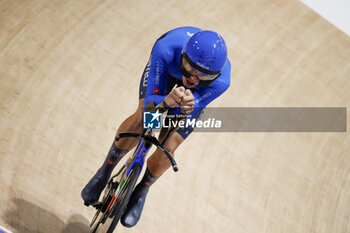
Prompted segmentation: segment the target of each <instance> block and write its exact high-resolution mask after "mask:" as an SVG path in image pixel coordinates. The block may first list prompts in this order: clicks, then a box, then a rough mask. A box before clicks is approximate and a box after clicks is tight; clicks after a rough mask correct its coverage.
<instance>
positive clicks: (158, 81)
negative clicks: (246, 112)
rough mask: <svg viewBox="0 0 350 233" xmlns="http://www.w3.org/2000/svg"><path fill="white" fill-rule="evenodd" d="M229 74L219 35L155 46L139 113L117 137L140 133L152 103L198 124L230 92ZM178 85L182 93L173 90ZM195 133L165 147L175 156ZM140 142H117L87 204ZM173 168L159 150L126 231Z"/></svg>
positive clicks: (183, 36)
mask: <svg viewBox="0 0 350 233" xmlns="http://www.w3.org/2000/svg"><path fill="white" fill-rule="evenodd" d="M230 71H231V65H230V62H229V60H228V59H227V47H226V44H225V41H224V40H223V38H222V37H221V36H220V35H219V34H218V33H216V32H213V31H208V30H201V29H199V28H196V27H180V28H176V29H173V30H171V31H169V32H167V33H165V34H164V35H162V36H161V37H160V38H159V39H158V40H157V41H156V43H155V44H154V46H153V48H152V52H151V56H150V59H149V61H148V63H147V65H146V68H145V69H144V72H143V74H142V78H141V82H140V88H139V105H138V108H137V110H136V111H135V113H134V114H132V115H131V116H129V117H128V118H127V119H126V120H125V121H124V122H123V123H122V124H121V125H120V127H119V129H118V130H117V133H121V132H130V131H132V132H135V133H141V132H142V130H143V126H142V125H143V112H144V109H145V108H146V105H147V103H150V102H154V103H155V104H156V105H157V104H159V103H161V102H164V103H165V104H166V105H168V107H170V108H171V110H172V111H173V113H183V114H189V113H190V115H189V117H192V118H198V117H199V115H200V113H201V112H202V110H203V109H204V108H205V107H206V106H207V105H208V104H209V103H210V102H212V101H213V100H214V99H216V98H217V97H218V96H220V95H221V94H222V93H223V92H225V91H226V90H227V88H228V87H229V86H230ZM175 85H177V87H176V88H173V87H174V86H175ZM192 131H193V128H192V127H191V126H189V127H187V128H186V127H184V128H179V129H177V131H176V132H174V133H173V134H172V135H171V136H170V137H169V139H168V141H167V142H166V144H165V147H166V148H167V149H168V150H169V151H170V152H171V153H172V154H174V152H175V150H176V148H177V147H178V146H179V145H180V144H181V143H182V142H183V141H184V140H185V139H186V138H187V137H188V135H189V134H190V133H191V132H192ZM137 142H138V139H134V138H123V139H120V140H119V141H118V142H116V141H114V142H113V144H112V146H111V148H110V150H109V153H108V154H107V157H106V159H105V161H104V162H103V164H102V166H101V167H100V169H99V170H98V171H97V172H96V174H95V175H94V176H93V177H92V178H91V180H90V181H89V182H88V184H87V185H86V186H85V187H84V189H83V190H82V192H81V196H82V198H83V200H84V202H85V203H86V204H93V203H95V202H97V201H98V198H99V196H100V194H101V192H102V190H103V189H104V187H105V186H106V184H107V182H108V180H109V178H110V175H111V172H112V170H113V169H114V167H115V166H116V164H117V163H118V162H119V161H120V160H121V158H122V157H123V156H124V155H125V154H126V153H127V152H128V151H129V150H131V149H132V148H133V147H135V146H136V144H137ZM170 166H171V165H170V161H169V160H168V158H167V157H166V155H165V154H164V153H163V152H162V151H161V150H159V149H157V150H156V151H155V152H154V153H153V154H152V155H151V156H150V157H149V158H148V160H147V168H146V171H145V174H144V176H143V178H142V180H141V181H140V183H139V184H138V185H137V186H136V187H135V189H134V191H133V193H132V195H131V198H130V201H129V204H128V206H127V210H126V212H125V213H124V215H123V216H122V218H121V223H122V224H123V225H124V226H126V227H132V226H135V225H136V223H137V222H138V221H139V219H140V217H141V213H142V209H143V206H144V204H145V200H146V195H147V193H148V191H149V188H150V186H151V185H152V184H153V183H154V182H155V181H156V180H157V179H158V177H160V176H161V175H162V174H163V173H164V172H165V171H166V170H167V169H168V168H169V167H170Z"/></svg>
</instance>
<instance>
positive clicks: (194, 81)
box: [182, 68, 202, 88]
mask: <svg viewBox="0 0 350 233" xmlns="http://www.w3.org/2000/svg"><path fill="white" fill-rule="evenodd" d="M185 69H186V68H185ZM186 70H187V69H186ZM187 72H188V73H189V74H190V77H185V76H184V75H183V76H182V82H183V84H184V85H185V87H187V88H193V87H195V86H197V85H198V83H199V78H198V75H199V74H201V73H202V72H200V71H198V70H196V69H193V70H187Z"/></svg>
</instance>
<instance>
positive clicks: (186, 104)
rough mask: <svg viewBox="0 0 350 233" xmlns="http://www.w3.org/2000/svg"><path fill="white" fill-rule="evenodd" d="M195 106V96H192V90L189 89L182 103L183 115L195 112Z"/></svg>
mask: <svg viewBox="0 0 350 233" xmlns="http://www.w3.org/2000/svg"><path fill="white" fill-rule="evenodd" d="M193 106H194V96H193V95H192V92H191V90H190V89H187V90H186V91H185V95H184V97H183V98H182V101H181V103H180V107H181V112H182V113H183V114H189V113H191V112H192V111H193Z"/></svg>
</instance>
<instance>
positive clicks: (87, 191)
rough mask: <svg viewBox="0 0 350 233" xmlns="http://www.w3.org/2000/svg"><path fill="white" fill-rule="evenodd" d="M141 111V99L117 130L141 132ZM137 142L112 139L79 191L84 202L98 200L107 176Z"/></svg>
mask: <svg viewBox="0 0 350 233" xmlns="http://www.w3.org/2000/svg"><path fill="white" fill-rule="evenodd" d="M142 111H143V99H141V100H139V106H138V108H137V110H136V111H135V113H134V114H132V115H131V116H129V117H128V118H127V119H126V120H125V121H124V122H123V123H122V124H121V125H120V127H119V129H118V131H117V133H119V132H128V131H129V132H130V131H132V132H137V133H138V132H141V131H142V122H141V121H142ZM136 144H137V139H134V138H123V139H121V140H120V141H118V142H116V141H115V140H113V143H112V146H111V148H110V150H109V152H108V154H107V157H106V159H105V161H104V162H103V164H102V166H101V167H100V168H99V169H98V171H97V172H96V174H95V175H94V176H93V177H92V178H91V179H90V181H89V182H88V183H87V185H86V186H85V187H84V189H83V190H82V192H81V196H82V198H83V200H84V202H85V204H92V203H95V202H97V201H98V199H99V196H100V194H101V192H102V190H103V189H104V187H105V186H106V184H107V182H108V180H109V177H110V176H111V173H112V171H113V169H114V167H115V166H116V165H117V163H118V162H119V161H120V160H121V159H122V158H123V156H124V155H125V154H126V153H127V152H128V151H129V150H130V149H132V148H133V147H134V146H135V145H136Z"/></svg>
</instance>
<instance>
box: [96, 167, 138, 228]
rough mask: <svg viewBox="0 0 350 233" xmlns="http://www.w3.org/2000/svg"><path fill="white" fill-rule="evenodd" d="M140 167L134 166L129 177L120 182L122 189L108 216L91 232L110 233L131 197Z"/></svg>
mask: <svg viewBox="0 0 350 233" xmlns="http://www.w3.org/2000/svg"><path fill="white" fill-rule="evenodd" d="M140 170H141V168H140V166H139V165H138V164H135V165H134V166H133V169H132V171H131V172H130V176H129V177H128V178H127V179H126V180H125V182H122V183H121V184H122V187H120V191H119V193H118V194H117V196H116V197H115V199H113V200H112V201H111V206H112V208H111V210H110V211H108V212H109V216H108V217H107V219H106V220H105V221H104V222H99V223H98V224H97V225H96V228H95V229H92V232H96V233H112V232H113V230H114V229H115V227H116V226H117V223H118V221H119V219H120V218H121V216H122V215H123V214H124V212H125V210H126V206H127V204H128V202H129V199H130V197H131V194H132V191H133V190H134V187H135V185H136V181H137V178H138V177H139V174H140Z"/></svg>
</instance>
